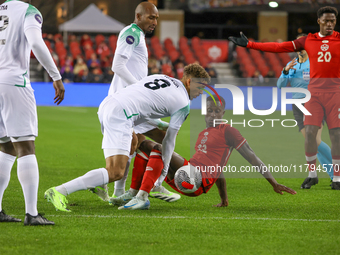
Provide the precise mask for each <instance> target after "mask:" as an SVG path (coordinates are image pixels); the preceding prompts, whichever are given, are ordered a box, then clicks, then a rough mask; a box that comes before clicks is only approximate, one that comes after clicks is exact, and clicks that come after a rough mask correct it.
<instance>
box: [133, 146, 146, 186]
mask: <svg viewBox="0 0 340 255" xmlns="http://www.w3.org/2000/svg"><path fill="white" fill-rule="evenodd" d="M148 160H149V157H148V155H147V154H145V153H144V152H142V151H139V152H138V153H137V155H136V157H135V162H134V163H133V170H132V178H131V186H130V188H131V189H135V190H139V188H140V185H141V184H142V180H143V176H144V172H145V168H146V165H147V164H148Z"/></svg>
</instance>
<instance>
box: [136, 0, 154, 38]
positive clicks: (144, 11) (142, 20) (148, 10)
mask: <svg viewBox="0 0 340 255" xmlns="http://www.w3.org/2000/svg"><path fill="white" fill-rule="evenodd" d="M158 17H159V15H158V10H157V7H156V6H155V5H154V4H152V3H150V2H142V3H140V4H139V5H138V6H137V7H136V10H135V21H134V22H135V23H136V24H137V25H138V26H139V27H140V28H141V29H142V30H143V31H144V33H152V32H153V30H154V29H155V28H156V26H157V19H158Z"/></svg>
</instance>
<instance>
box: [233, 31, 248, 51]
mask: <svg viewBox="0 0 340 255" xmlns="http://www.w3.org/2000/svg"><path fill="white" fill-rule="evenodd" d="M240 35H241V37H235V36H229V37H228V40H229V41H232V42H233V43H235V44H236V45H238V46H242V47H247V45H248V42H249V40H248V38H247V37H246V36H245V35H244V34H243V32H240Z"/></svg>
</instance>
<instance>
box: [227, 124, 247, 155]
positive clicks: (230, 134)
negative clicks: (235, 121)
mask: <svg viewBox="0 0 340 255" xmlns="http://www.w3.org/2000/svg"><path fill="white" fill-rule="evenodd" d="M224 137H225V140H226V143H227V145H229V146H232V147H234V148H235V149H236V150H238V149H239V148H240V147H241V146H242V145H243V144H244V143H245V142H246V139H245V138H244V137H243V136H242V135H241V133H240V131H238V130H237V129H236V128H233V127H231V126H226V128H225V130H224Z"/></svg>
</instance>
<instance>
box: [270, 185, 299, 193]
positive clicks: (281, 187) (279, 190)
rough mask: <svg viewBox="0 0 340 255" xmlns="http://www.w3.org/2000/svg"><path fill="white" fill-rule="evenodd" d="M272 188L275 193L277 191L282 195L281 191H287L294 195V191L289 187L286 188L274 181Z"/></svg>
mask: <svg viewBox="0 0 340 255" xmlns="http://www.w3.org/2000/svg"><path fill="white" fill-rule="evenodd" d="M273 188H274V191H275V192H276V193H279V194H281V195H283V191H284V192H287V193H289V194H292V195H295V194H296V191H295V190H293V189H291V188H288V187H286V186H284V185H282V184H279V183H276V185H275V186H274V187H273Z"/></svg>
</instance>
